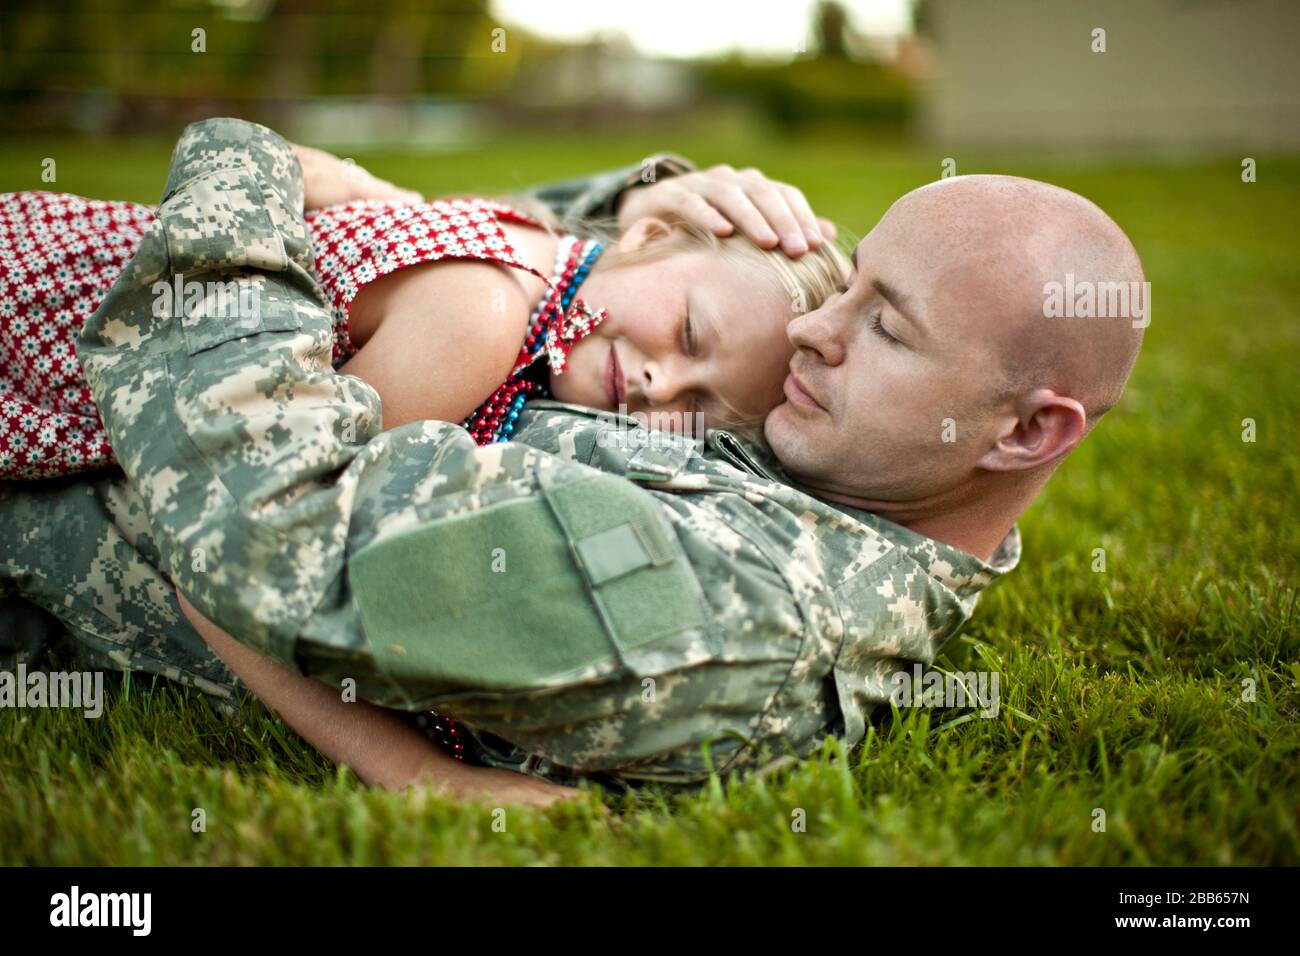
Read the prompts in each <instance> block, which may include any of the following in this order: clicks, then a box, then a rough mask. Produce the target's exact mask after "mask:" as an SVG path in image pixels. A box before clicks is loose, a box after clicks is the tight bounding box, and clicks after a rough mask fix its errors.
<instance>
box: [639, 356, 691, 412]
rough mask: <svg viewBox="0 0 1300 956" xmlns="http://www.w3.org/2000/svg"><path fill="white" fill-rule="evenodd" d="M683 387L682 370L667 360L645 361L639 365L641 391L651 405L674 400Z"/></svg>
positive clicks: (665, 403) (663, 403)
mask: <svg viewBox="0 0 1300 956" xmlns="http://www.w3.org/2000/svg"><path fill="white" fill-rule="evenodd" d="M682 387H683V370H682V369H680V368H676V367H673V366H671V365H670V364H669V363H667V362H646V363H645V365H643V366H641V393H642V394H643V395H644V396H645V399H646V401H647V402H649V403H650V404H652V405H667V404H668V403H669V402H672V401H675V400H676V399H677V397H678V395H680V394H681V391H682Z"/></svg>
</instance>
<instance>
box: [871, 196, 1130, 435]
mask: <svg viewBox="0 0 1300 956" xmlns="http://www.w3.org/2000/svg"><path fill="white" fill-rule="evenodd" d="M886 215H887V217H888V216H893V215H898V216H902V217H906V218H908V219H910V220H912V224H913V228H914V229H915V236H916V241H917V243H918V246H920V245H924V246H926V247H928V249H929V252H928V256H929V258H930V259H931V261H932V263H933V264H934V267H935V268H938V269H940V270H943V271H944V272H945V273H946V275H945V278H944V280H943V283H942V285H943V287H944V289H945V291H946V292H948V293H950V294H951V299H952V300H953V301H954V302H960V303H961V308H960V309H959V315H960V321H965V322H968V323H973V324H978V325H979V327H980V330H981V331H980V334H982V335H984V336H987V338H988V341H989V342H990V343H991V344H994V345H995V346H996V357H997V360H998V361H999V363H1000V368H1001V371H1002V376H1001V379H1000V380H993V381H990V383H989V385H990V390H989V400H990V401H993V402H997V401H1000V400H1003V399H1005V398H1006V397H1008V396H1009V395H1011V394H1014V393H1017V392H1022V391H1028V390H1030V389H1032V388H1037V387H1043V388H1051V389H1053V390H1055V391H1057V392H1059V393H1061V394H1063V395H1069V396H1071V397H1073V398H1076V399H1078V400H1079V401H1080V402H1081V403H1082V404H1083V406H1084V408H1085V409H1086V410H1087V412H1088V420H1089V426H1091V425H1092V423H1094V422H1095V421H1096V419H1097V418H1098V417H1100V416H1101V415H1102V414H1104V413H1105V412H1106V411H1108V410H1109V409H1110V408H1111V407H1112V406H1113V405H1114V404H1115V403H1116V402H1117V401H1118V400H1119V397H1120V394H1121V392H1122V391H1123V389H1124V384H1125V382H1127V381H1128V377H1129V373H1130V372H1131V371H1132V368H1133V364H1134V362H1135V361H1136V360H1137V354H1138V350H1139V348H1140V347H1141V344H1142V331H1143V329H1142V327H1140V326H1144V325H1145V322H1144V321H1143V322H1139V323H1137V325H1138V326H1139V327H1135V323H1134V321H1133V318H1134V315H1135V311H1134V310H1135V309H1137V310H1138V312H1137V313H1136V314H1141V315H1145V310H1146V309H1147V308H1148V307H1149V304H1150V303H1149V302H1147V301H1146V299H1145V295H1144V294H1143V293H1139V294H1140V296H1141V299H1140V301H1129V302H1128V309H1127V311H1126V313H1125V314H1123V315H1110V316H1098V315H1096V314H1095V311H1094V315H1092V316H1090V317H1078V316H1074V317H1062V316H1060V315H1059V314H1057V315H1048V314H1047V313H1049V312H1051V311H1052V308H1051V306H1052V305H1053V304H1057V303H1051V302H1049V300H1050V299H1051V295H1050V294H1049V293H1048V292H1047V291H1045V290H1049V289H1051V290H1053V291H1054V290H1055V289H1058V288H1059V289H1061V290H1062V295H1064V292H1065V290H1066V287H1067V282H1068V287H1069V288H1072V289H1074V290H1085V289H1087V288H1088V287H1089V286H1091V288H1092V289H1093V291H1094V292H1095V291H1096V290H1101V291H1102V296H1101V304H1100V306H1099V307H1098V309H1097V311H1104V310H1105V308H1106V302H1107V297H1106V291H1107V290H1111V289H1115V288H1122V289H1123V291H1124V293H1125V295H1126V296H1127V294H1128V293H1129V292H1130V291H1136V290H1140V289H1142V288H1143V287H1144V286H1143V283H1144V281H1145V277H1144V275H1143V271H1142V263H1141V261H1140V259H1139V258H1138V254H1137V250H1136V249H1134V248H1133V243H1132V242H1131V241H1130V240H1129V238H1128V236H1126V235H1125V234H1124V231H1123V230H1122V229H1120V227H1119V226H1118V225H1117V224H1116V223H1115V221H1114V220H1113V219H1111V218H1110V216H1108V215H1106V213H1105V212H1103V211H1102V209H1101V208H1100V207H1099V206H1097V205H1096V204H1095V203H1093V202H1091V201H1090V200H1087V199H1085V198H1083V197H1082V196H1080V195H1078V194H1077V193H1073V192H1070V191H1069V190H1067V189H1062V188H1060V187H1059V186H1053V185H1050V184H1049V183H1043V182H1038V181H1037V180H1033V179H1023V178H1020V177H1017V176H994V175H978V176H957V177H953V178H950V179H945V180H940V181H939V182H937V183H932V184H930V185H927V186H923V187H921V188H920V189H916V190H913V191H912V192H910V193H908V194H907V195H906V196H904V197H903V198H901V199H900V200H898V202H896V203H895V204H894V206H893V207H891V209H890V210H889V212H888V213H887V214H886ZM1067 277H1071V278H1070V279H1068V280H1067ZM1126 301H1128V300H1127V298H1126ZM1071 306H1073V301H1072V302H1071ZM1071 311H1073V309H1071Z"/></svg>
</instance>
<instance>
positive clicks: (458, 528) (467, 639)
mask: <svg viewBox="0 0 1300 956" xmlns="http://www.w3.org/2000/svg"><path fill="white" fill-rule="evenodd" d="M348 575H349V580H350V582H351V585H352V592H353V599H354V601H355V602H356V605H357V608H358V610H359V611H360V613H361V621H362V626H363V627H364V629H365V632H366V638H367V640H368V641H369V642H370V646H371V649H372V651H373V653H374V655H375V659H376V662H377V663H378V665H379V667H380V669H381V670H383V671H384V673H386V674H387V675H388V676H389V677H391V678H392V679H393V680H394V681H395V682H396V683H397V684H398V685H399V686H400V687H402V688H403V689H404V690H405V691H406V692H407V693H408V694H411V695H412V696H424V695H432V694H438V693H453V692H456V691H473V690H487V691H506V690H526V689H532V688H540V687H550V686H555V685H556V684H557V682H558V683H562V682H563V680H564V678H565V675H572V674H573V673H574V672H577V671H581V670H584V669H587V668H591V667H600V666H601V665H607V666H608V667H612V666H613V661H614V659H615V657H616V655H615V651H614V647H613V645H612V644H611V643H610V640H609V636H608V635H607V633H606V630H605V628H604V626H603V625H602V622H601V620H600V617H599V616H598V614H597V613H596V609H595V608H594V607H593V605H592V602H591V598H590V596H589V593H588V588H587V584H586V581H585V579H584V578H583V575H582V573H581V572H580V571H579V570H578V569H577V568H576V567H575V566H574V562H573V555H572V551H571V548H570V545H569V541H568V540H567V539H566V537H565V535H564V533H563V531H562V530H561V529H560V527H559V525H557V524H556V521H555V518H554V517H553V516H552V514H551V510H550V508H549V507H548V506H547V504H546V502H545V501H544V500H543V499H542V498H541V497H538V496H532V497H528V498H522V499H518V500H513V501H507V502H501V503H498V504H495V505H492V506H490V507H487V508H483V509H479V510H475V511H469V512H466V513H464V514H459V515H455V516H452V517H449V518H442V519H439V520H436V521H432V522H429V523H427V524H424V525H421V526H420V527H418V528H414V529H412V530H411V531H407V532H403V533H401V534H397V535H394V536H393V537H391V538H386V539H384V540H382V541H378V542H376V543H374V544H372V545H370V546H369V547H367V548H365V549H363V550H362V551H360V552H358V553H357V554H356V555H355V556H354V557H353V558H352V560H351V561H350V562H349V563H348Z"/></svg>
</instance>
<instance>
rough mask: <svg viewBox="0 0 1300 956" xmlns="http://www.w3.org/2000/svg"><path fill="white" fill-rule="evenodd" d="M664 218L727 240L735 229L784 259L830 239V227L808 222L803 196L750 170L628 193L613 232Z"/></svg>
mask: <svg viewBox="0 0 1300 956" xmlns="http://www.w3.org/2000/svg"><path fill="white" fill-rule="evenodd" d="M665 213H669V214H673V215H676V216H679V217H680V218H682V219H685V220H687V221H688V222H691V223H694V224H695V225H697V226H699V227H701V228H703V229H709V230H711V231H712V232H714V233H716V234H717V235H719V236H729V235H731V233H732V232H734V231H735V229H736V228H737V227H738V228H739V229H740V231H741V232H742V233H744V234H745V235H746V236H748V237H749V238H750V239H752V240H753V241H754V242H755V243H757V244H758V245H760V246H762V247H763V248H764V249H771V248H773V247H774V246H776V245H777V244H778V242H779V243H780V245H781V248H782V249H783V250H784V251H785V253H786V255H789V256H801V255H803V254H804V253H805V252H807V251H808V250H809V249H816V248H817V247H818V246H819V245H821V244H822V242H824V241H827V240H833V239H834V238H835V226H834V224H832V223H831V222H830V221H829V220H827V219H822V218H820V217H818V216H814V215H813V211H812V209H811V208H810V207H809V205H808V200H807V199H805V198H804V195H803V193H801V192H800V191H799V190H798V189H796V188H795V187H794V186H791V185H790V184H788V183H781V182H777V181H776V180H774V179H768V178H767V177H766V176H764V175H763V174H762V173H760V172H759V171H758V170H757V169H753V168H750V169H732V168H731V167H730V166H727V165H725V164H724V165H721V166H713V167H710V168H709V169H704V170H700V171H699V172H694V173H685V174H683V175H681V176H673V177H671V178H669V179H661V180H659V181H658V182H655V183H651V184H649V185H646V186H636V187H633V188H632V189H629V190H627V192H626V193H625V194H624V197H623V199H622V201H621V203H620V204H619V208H618V224H619V228H621V229H627V228H628V227H629V226H630V225H631V224H632V223H634V222H636V221H637V220H638V219H640V218H642V217H643V216H663V215H664V214H665Z"/></svg>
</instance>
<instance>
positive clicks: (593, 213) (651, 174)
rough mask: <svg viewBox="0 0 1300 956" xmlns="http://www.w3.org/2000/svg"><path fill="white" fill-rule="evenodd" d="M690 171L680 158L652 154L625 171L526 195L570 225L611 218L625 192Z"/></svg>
mask: <svg viewBox="0 0 1300 956" xmlns="http://www.w3.org/2000/svg"><path fill="white" fill-rule="evenodd" d="M694 169H695V166H694V164H692V163H691V161H690V160H688V159H685V158H683V157H681V156H677V155H675V154H673V153H656V154H654V155H653V156H647V157H646V158H645V159H644V160H642V161H641V162H640V163H638V164H637V165H635V166H632V167H629V168H627V169H616V170H611V171H609V172H605V173H597V174H595V175H592V176H582V177H579V178H577V179H570V180H566V181H564V182H561V183H554V184H551V185H548V186H541V187H539V188H537V189H534V190H532V191H530V193H529V195H531V196H533V197H534V198H536V199H539V200H541V201H542V202H544V203H546V204H547V205H548V206H550V207H551V211H552V212H554V213H555V214H556V215H557V216H559V217H560V220H561V221H562V222H563V223H564V224H565V225H568V226H572V225H573V224H575V223H576V222H578V221H579V220H582V219H597V220H600V219H613V218H615V217H616V215H617V213H618V201H619V199H620V198H622V196H623V194H624V193H626V192H627V191H628V190H629V189H636V188H637V187H639V186H643V185H646V184H647V183H653V182H657V181H659V180H660V179H667V178H668V177H670V176H680V175H681V174H682V173H689V172H691V171H693V170H694Z"/></svg>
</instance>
